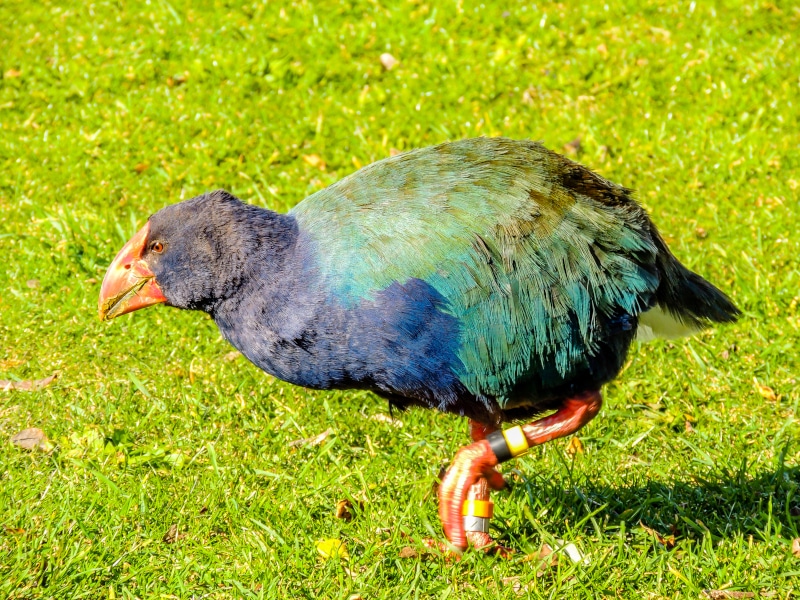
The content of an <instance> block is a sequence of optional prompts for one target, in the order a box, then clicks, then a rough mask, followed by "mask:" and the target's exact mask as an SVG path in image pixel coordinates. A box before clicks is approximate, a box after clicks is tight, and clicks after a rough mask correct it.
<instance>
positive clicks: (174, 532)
mask: <svg viewBox="0 0 800 600" xmlns="http://www.w3.org/2000/svg"><path fill="white" fill-rule="evenodd" d="M185 537H186V534H185V533H178V525H177V524H176V523H173V524H172V525H170V526H169V529H168V530H167V533H165V534H164V537H163V538H162V540H163V541H164V543H165V544H174V543H175V542H177V541H178V540H182V539H183V538H185Z"/></svg>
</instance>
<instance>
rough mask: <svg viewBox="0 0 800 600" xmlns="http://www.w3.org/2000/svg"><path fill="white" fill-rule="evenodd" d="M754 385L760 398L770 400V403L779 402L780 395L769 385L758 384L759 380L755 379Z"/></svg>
mask: <svg viewBox="0 0 800 600" xmlns="http://www.w3.org/2000/svg"><path fill="white" fill-rule="evenodd" d="M753 384H754V385H755V387H756V391H757V392H758V394H759V396H761V397H762V398H764V400H769V401H770V402H777V401H778V394H776V393H775V390H773V389H772V388H771V387H769V386H768V385H763V384H761V383H759V382H758V379H756V378H755V377H753Z"/></svg>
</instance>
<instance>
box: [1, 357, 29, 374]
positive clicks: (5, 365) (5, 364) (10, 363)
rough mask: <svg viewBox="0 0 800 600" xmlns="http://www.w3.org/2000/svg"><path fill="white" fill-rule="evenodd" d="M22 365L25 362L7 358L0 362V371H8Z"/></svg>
mask: <svg viewBox="0 0 800 600" xmlns="http://www.w3.org/2000/svg"><path fill="white" fill-rule="evenodd" d="M24 364H25V361H24V360H21V359H19V358H7V359H5V360H0V371H8V370H10V369H13V368H14V367H18V366H20V365H24Z"/></svg>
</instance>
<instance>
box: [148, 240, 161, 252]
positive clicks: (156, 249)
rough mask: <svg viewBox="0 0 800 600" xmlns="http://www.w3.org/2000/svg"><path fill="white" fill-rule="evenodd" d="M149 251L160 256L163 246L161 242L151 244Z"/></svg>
mask: <svg viewBox="0 0 800 600" xmlns="http://www.w3.org/2000/svg"><path fill="white" fill-rule="evenodd" d="M150 249H151V250H152V251H153V252H155V253H156V254H161V253H162V252H163V251H164V244H162V243H161V242H153V243H152V244H150Z"/></svg>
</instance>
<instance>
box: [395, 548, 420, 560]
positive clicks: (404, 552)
mask: <svg viewBox="0 0 800 600" xmlns="http://www.w3.org/2000/svg"><path fill="white" fill-rule="evenodd" d="M398 556H400V558H417V557H418V556H419V552H417V551H416V550H415V549H414V548H412V547H411V546H403V547H402V548H401V549H400V554H399V555H398Z"/></svg>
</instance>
